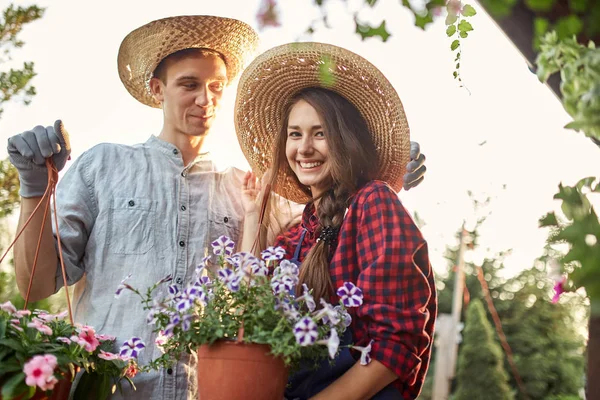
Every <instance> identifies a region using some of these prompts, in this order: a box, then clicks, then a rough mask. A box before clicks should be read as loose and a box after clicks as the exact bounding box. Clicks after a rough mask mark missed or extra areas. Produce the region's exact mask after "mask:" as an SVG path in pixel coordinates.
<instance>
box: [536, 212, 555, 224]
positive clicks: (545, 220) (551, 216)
mask: <svg viewBox="0 0 600 400" xmlns="http://www.w3.org/2000/svg"><path fill="white" fill-rule="evenodd" d="M539 223H540V227H546V226H558V220H557V219H556V214H555V213H554V212H549V213H548V214H546V215H545V216H544V217H542V218H541V219H540V222H539Z"/></svg>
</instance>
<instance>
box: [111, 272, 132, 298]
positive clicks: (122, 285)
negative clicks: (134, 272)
mask: <svg viewBox="0 0 600 400" xmlns="http://www.w3.org/2000/svg"><path fill="white" fill-rule="evenodd" d="M129 278H131V274H128V275H127V276H126V277H125V278H123V280H122V281H121V283H119V286H117V291H116V292H115V299H118V298H119V297H120V296H121V293H122V292H123V290H125V289H129V290H133V288H132V287H131V286H130V285H129V284H127V283H125V281H126V280H127V279H129Z"/></svg>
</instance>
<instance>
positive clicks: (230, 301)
mask: <svg viewBox="0 0 600 400" xmlns="http://www.w3.org/2000/svg"><path fill="white" fill-rule="evenodd" d="M234 247H235V243H234V242H233V241H232V240H231V239H229V238H228V237H226V236H221V237H219V238H218V239H217V240H215V241H214V242H212V248H213V253H214V256H208V257H206V258H205V259H204V260H203V261H202V263H201V264H200V265H199V266H198V267H197V268H196V271H195V278H194V279H193V280H192V282H190V284H189V285H188V286H187V287H186V288H181V289H180V288H179V286H177V285H169V286H167V287H166V288H165V289H163V288H164V286H166V285H165V284H167V283H169V282H170V280H171V277H170V276H168V277H166V278H164V279H162V280H161V281H159V282H157V283H156V284H155V285H153V286H152V287H150V288H148V289H147V291H146V293H145V294H142V293H141V292H140V291H138V290H137V289H135V288H133V287H131V286H130V285H129V284H127V283H126V279H127V278H126V279H125V280H123V282H122V283H121V285H120V286H119V288H118V289H117V292H118V293H120V292H121V291H122V290H124V289H128V290H131V291H133V292H135V293H136V294H138V295H139V296H140V297H141V299H142V301H143V303H144V304H145V308H146V309H147V310H148V311H149V314H148V318H147V321H148V323H150V324H152V325H154V331H155V332H157V333H158V336H157V339H156V344H157V346H159V348H160V349H161V351H162V352H163V355H162V356H161V357H159V358H158V359H156V360H153V361H152V362H151V363H150V365H149V366H147V367H144V368H160V367H163V368H168V367H169V366H171V365H172V364H173V363H174V361H175V360H177V359H178V358H179V356H180V355H181V354H182V353H192V352H194V351H196V350H197V352H198V361H199V362H198V392H199V396H200V398H202V399H206V398H209V399H211V400H212V399H232V398H245V399H261V400H269V399H277V400H280V399H282V398H283V392H284V389H285V386H286V384H287V377H288V372H289V371H293V370H294V369H296V368H298V367H299V366H300V364H301V363H303V365H306V363H314V364H318V363H319V362H320V361H322V360H324V359H326V358H327V357H328V356H329V357H331V358H334V357H335V355H336V354H337V352H338V350H339V349H338V348H339V344H340V340H339V338H340V337H341V336H342V334H343V332H344V331H345V329H346V328H347V327H348V326H349V325H350V322H351V317H350V315H349V313H348V312H347V308H348V307H356V306H358V305H360V304H362V292H361V290H360V289H359V288H357V287H356V286H354V285H353V284H352V283H349V282H348V283H345V284H344V285H343V287H341V288H340V289H339V290H338V296H339V297H340V301H339V304H337V305H332V304H330V303H328V302H326V301H325V300H323V299H321V301H320V307H317V304H315V301H314V299H313V297H312V295H311V293H310V291H309V290H308V288H307V287H306V286H304V291H303V293H302V295H300V296H296V295H295V288H296V285H297V283H298V267H297V266H296V265H295V264H293V263H292V262H290V261H288V260H283V256H284V254H285V252H284V250H283V249H282V248H272V247H271V248H268V249H266V250H265V251H263V252H262V253H261V259H259V258H257V257H255V256H253V255H252V254H249V253H236V254H233V249H234ZM157 289H159V290H158V291H157ZM155 291H157V293H156V294H154V292H155ZM367 347H368V346H367ZM357 349H358V350H361V351H362V352H363V353H365V354H364V356H363V357H362V358H363V359H366V358H367V357H366V353H367V352H368V351H369V349H368V348H367V349H364V348H358V347H357Z"/></svg>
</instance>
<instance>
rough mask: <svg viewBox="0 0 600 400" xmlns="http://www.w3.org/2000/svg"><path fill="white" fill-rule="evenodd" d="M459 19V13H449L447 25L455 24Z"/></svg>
mask: <svg viewBox="0 0 600 400" xmlns="http://www.w3.org/2000/svg"><path fill="white" fill-rule="evenodd" d="M457 20H458V15H453V14H448V16H447V17H446V25H453V24H454V23H455V22H456V21H457Z"/></svg>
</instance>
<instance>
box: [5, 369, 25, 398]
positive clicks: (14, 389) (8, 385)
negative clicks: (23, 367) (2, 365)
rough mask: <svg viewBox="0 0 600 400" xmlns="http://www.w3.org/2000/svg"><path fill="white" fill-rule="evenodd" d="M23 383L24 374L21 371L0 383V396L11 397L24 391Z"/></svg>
mask: <svg viewBox="0 0 600 400" xmlns="http://www.w3.org/2000/svg"><path fill="white" fill-rule="evenodd" d="M24 384H25V374H24V373H23V372H21V373H18V374H16V375H14V376H12V377H10V378H9V379H8V380H6V381H5V382H4V384H3V385H2V397H3V398H5V399H6V398H9V399H10V398H13V397H16V396H17V395H20V394H21V393H23V392H24V389H25V388H23V386H24Z"/></svg>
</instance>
